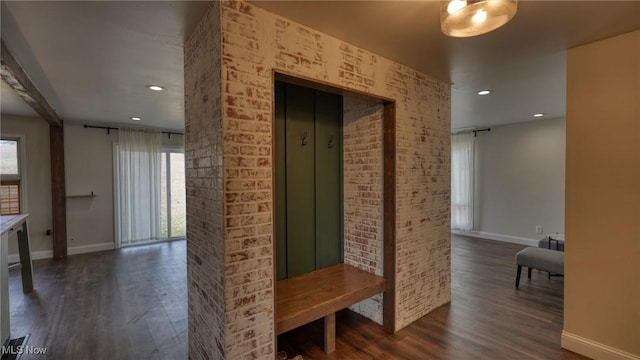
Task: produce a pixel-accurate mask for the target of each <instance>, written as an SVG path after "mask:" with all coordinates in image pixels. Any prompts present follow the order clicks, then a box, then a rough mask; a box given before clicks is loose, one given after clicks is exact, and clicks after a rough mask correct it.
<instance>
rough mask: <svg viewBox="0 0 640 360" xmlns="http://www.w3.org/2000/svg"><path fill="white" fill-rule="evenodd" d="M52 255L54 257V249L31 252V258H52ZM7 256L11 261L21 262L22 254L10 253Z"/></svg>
mask: <svg viewBox="0 0 640 360" xmlns="http://www.w3.org/2000/svg"><path fill="white" fill-rule="evenodd" d="M52 257H53V250H44V251H32V252H31V260H40V259H51V258H52ZM7 258H8V260H9V263H17V262H20V255H18V254H9V256H8V257H7Z"/></svg>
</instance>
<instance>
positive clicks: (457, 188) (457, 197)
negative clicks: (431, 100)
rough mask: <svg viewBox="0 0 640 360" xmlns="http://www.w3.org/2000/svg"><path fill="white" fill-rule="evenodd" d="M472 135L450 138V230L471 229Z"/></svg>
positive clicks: (457, 135)
mask: <svg viewBox="0 0 640 360" xmlns="http://www.w3.org/2000/svg"><path fill="white" fill-rule="evenodd" d="M473 158H474V135H473V133H463V134H455V135H452V136H451V229H453V230H462V231H470V230H472V229H473V177H474V173H473V172H474V167H473Z"/></svg>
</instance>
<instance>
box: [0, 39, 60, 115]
mask: <svg viewBox="0 0 640 360" xmlns="http://www.w3.org/2000/svg"><path fill="white" fill-rule="evenodd" d="M0 55H1V58H2V69H1V75H2V80H4V82H5V83H7V85H9V86H10V87H11V88H12V89H13V90H14V91H15V92H16V94H18V95H19V96H20V97H21V98H22V99H23V100H24V101H25V102H26V103H27V104H29V106H31V108H32V109H33V110H34V111H35V112H36V113H38V114H39V115H40V116H42V118H43V119H45V120H46V121H47V122H48V123H49V124H50V125H51V126H56V127H61V126H62V119H61V118H60V116H58V114H57V113H56V112H55V110H53V108H52V107H51V105H49V103H48V102H47V100H46V99H45V98H44V96H42V94H41V93H40V91H38V88H37V87H36V86H35V84H34V83H33V82H31V79H29V76H28V75H27V73H26V72H25V71H24V70H23V69H22V66H20V63H19V62H18V61H17V60H16V58H15V57H13V54H11V52H10V51H9V49H8V48H7V46H6V44H5V42H4V39H2V52H1V53H0Z"/></svg>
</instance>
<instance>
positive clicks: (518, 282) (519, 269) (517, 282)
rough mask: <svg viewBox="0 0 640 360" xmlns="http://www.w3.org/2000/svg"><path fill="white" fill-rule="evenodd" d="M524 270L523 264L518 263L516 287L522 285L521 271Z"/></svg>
mask: <svg viewBox="0 0 640 360" xmlns="http://www.w3.org/2000/svg"><path fill="white" fill-rule="evenodd" d="M521 272H522V266H520V265H518V273H517V274H516V289H517V288H518V286H520V273H521Z"/></svg>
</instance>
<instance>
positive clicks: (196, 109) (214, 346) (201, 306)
mask: <svg viewBox="0 0 640 360" xmlns="http://www.w3.org/2000/svg"><path fill="white" fill-rule="evenodd" d="M219 13H220V6H219V4H218V3H214V4H213V6H212V7H211V8H210V9H209V11H208V12H207V13H206V14H205V16H204V17H203V19H202V22H201V23H200V24H199V25H198V27H197V28H196V30H195V31H194V33H193V34H192V35H191V37H190V38H189V40H188V41H187V42H186V44H185V54H184V55H185V56H184V57H185V59H184V62H185V76H184V83H185V85H184V87H185V112H186V114H185V115H186V116H185V168H186V169H185V170H186V180H187V183H186V187H187V282H188V292H189V295H188V299H189V300H188V301H189V358H190V359H192V360H196V359H222V358H223V357H224V344H225V338H224V327H222V326H221V324H222V323H223V319H224V318H225V309H224V303H223V296H224V284H223V279H224V268H223V254H224V247H223V233H222V229H223V224H222V220H223V217H222V206H223V199H222V170H223V168H222V131H221V130H222V98H221V79H220V54H219V53H220V25H219V24H220V21H219Z"/></svg>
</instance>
